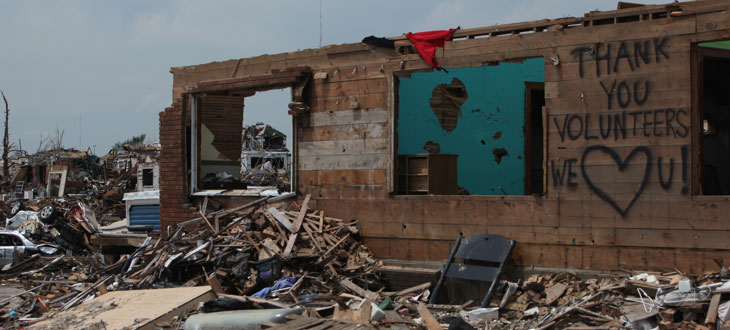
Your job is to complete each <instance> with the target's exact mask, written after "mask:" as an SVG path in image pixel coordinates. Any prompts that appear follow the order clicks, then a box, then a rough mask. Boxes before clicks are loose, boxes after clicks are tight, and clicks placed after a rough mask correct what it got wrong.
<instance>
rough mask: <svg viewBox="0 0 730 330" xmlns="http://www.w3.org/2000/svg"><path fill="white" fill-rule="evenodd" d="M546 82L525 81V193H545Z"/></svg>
mask: <svg viewBox="0 0 730 330" xmlns="http://www.w3.org/2000/svg"><path fill="white" fill-rule="evenodd" d="M544 106H545V83H542V82H531V81H528V82H525V195H531V194H544V193H545V188H544V187H545V186H544V184H543V181H544V170H543V158H544V156H543V154H544V144H543V118H542V116H543V111H542V108H543V107H544Z"/></svg>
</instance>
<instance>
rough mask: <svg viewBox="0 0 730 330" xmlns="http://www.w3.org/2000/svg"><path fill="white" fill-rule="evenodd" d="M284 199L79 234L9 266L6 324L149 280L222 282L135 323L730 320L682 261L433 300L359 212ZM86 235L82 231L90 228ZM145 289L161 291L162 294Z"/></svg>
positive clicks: (465, 325)
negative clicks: (89, 237)
mask: <svg viewBox="0 0 730 330" xmlns="http://www.w3.org/2000/svg"><path fill="white" fill-rule="evenodd" d="M285 197H287V196H284V198H269V197H264V198H261V199H258V200H256V201H253V202H251V203H248V204H246V205H242V206H239V207H236V208H232V209H223V210H218V211H213V212H201V213H200V217H199V218H197V219H191V220H190V221H187V222H185V223H181V224H179V225H178V226H177V228H175V229H174V230H173V231H172V232H171V233H170V237H169V238H160V237H148V238H147V239H146V240H145V241H144V243H143V244H142V245H141V246H139V247H138V248H137V249H136V251H134V252H133V253H130V254H127V255H124V256H122V257H121V258H120V259H118V260H110V258H109V257H106V258H105V257H104V256H103V255H102V254H101V253H100V252H98V251H97V250H96V249H95V248H94V247H93V246H90V245H89V244H88V243H86V242H80V246H79V247H78V249H80V251H77V250H74V249H68V250H66V252H65V253H63V254H60V255H49V256H43V255H40V254H36V255H33V256H32V257H29V258H27V259H25V260H23V261H21V262H18V263H16V264H14V265H12V266H11V267H7V268H6V269H5V270H3V272H2V273H0V277H2V283H3V284H4V285H13V286H16V287H22V288H24V289H25V291H22V292H20V293H19V294H15V295H12V297H9V298H13V299H18V298H20V299H21V302H22V303H20V304H16V306H15V307H13V308H7V307H0V308H2V313H0V314H1V315H0V319H1V320H2V322H3V326H4V327H5V328H8V329H12V328H21V327H28V326H29V327H30V328H34V327H37V328H40V329H43V328H45V327H46V326H48V325H49V324H50V325H53V324H66V325H67V326H70V325H73V326H72V327H79V328H85V327H88V328H94V327H96V328H100V329H102V328H107V327H106V326H109V328H113V326H114V325H115V324H116V323H114V322H112V321H111V319H108V321H104V320H103V319H101V320H96V321H95V323H89V324H83V323H73V324H72V323H68V322H70V321H69V318H68V316H67V315H69V314H68V313H72V315H85V316H84V317H85V318H92V317H94V315H107V314H100V313H114V312H115V311H118V312H119V313H123V311H124V308H125V304H122V303H120V302H115V300H114V299H113V298H114V296H113V295H114V292H123V291H124V292H128V294H131V295H134V294H135V292H139V294H140V297H142V293H143V292H147V291H148V290H149V289H153V290H165V289H171V288H176V289H177V290H186V288H187V289H189V290H200V288H201V287H203V288H204V289H203V292H210V293H212V297H211V298H210V299H207V300H206V301H199V302H198V303H197V305H194V306H192V307H190V306H188V308H187V309H185V310H184V311H180V308H177V309H176V311H177V314H176V315H175V316H174V317H169V318H167V319H164V320H163V319H162V318H161V319H159V320H156V321H155V320H152V321H154V322H152V323H149V322H151V321H150V320H149V319H133V320H130V321H129V322H130V323H129V324H127V325H126V326H125V327H126V328H145V327H152V328H171V329H182V328H184V329H205V328H211V327H212V325H221V324H229V325H232V326H233V327H234V328H235V327H244V326H252V325H253V326H255V327H259V328H272V329H313V328H316V329H345V328H351V327H367V328H398V329H407V328H408V329H416V328H425V329H429V330H436V329H446V328H448V329H472V328H475V329H484V328H487V329H620V328H631V329H655V328H664V329H669V328H672V329H673V328H679V329H708V328H714V327H717V328H720V327H722V326H723V325H724V324H725V322H727V321H729V320H728V317H729V316H730V309H729V307H730V303H728V302H727V300H728V299H727V295H726V293H730V282H728V274H727V269H725V268H721V267H720V266H718V272H717V273H715V274H707V275H704V276H700V277H688V276H685V275H684V274H682V273H681V272H680V271H679V270H677V271H675V272H672V273H652V272H621V273H616V274H611V275H602V276H600V277H596V278H581V277H579V276H577V275H576V274H573V273H570V272H561V273H553V274H535V275H532V276H529V277H527V278H524V279H510V278H505V277H504V276H503V278H502V280H500V281H499V284H498V285H497V286H496V290H495V292H496V294H495V295H494V298H493V299H492V300H491V301H490V302H489V305H488V306H485V307H480V306H479V302H475V301H473V300H470V301H466V302H459V303H458V304H453V303H451V304H429V303H428V301H429V295H430V294H431V292H432V291H433V286H434V284H435V283H429V282H427V283H423V284H420V285H416V286H413V287H409V288H399V289H398V290H395V289H393V288H389V287H388V286H387V285H386V284H385V283H386V281H385V279H384V278H383V275H381V273H380V272H379V268H380V267H381V266H382V261H379V260H378V259H377V258H375V257H374V256H373V255H372V254H371V253H370V252H369V251H368V248H367V247H366V246H365V245H363V244H362V243H361V242H360V240H359V238H358V237H359V236H358V228H357V222H356V221H348V220H342V219H336V218H331V217H328V216H327V215H326V214H324V212H321V211H317V210H310V209H309V208H308V207H307V204H308V198H305V199H304V201H303V202H302V204H301V205H299V204H297V203H296V202H294V201H292V200H289V199H287V198H285ZM277 199H278V200H277ZM60 208H63V206H61V207H60ZM72 218H73V217H72ZM80 218H81V219H83V217H80ZM63 219H70V218H68V217H63ZM66 221H68V222H69V223H70V224H69V225H71V224H73V221H69V220H66ZM74 221H76V222H77V223H79V224H81V223H86V222H84V221H81V222H79V221H78V219H77V220H74ZM87 226H88V224H87ZM78 232H80V233H84V232H86V229H85V228H84V226H81V225H80V226H79V228H78ZM458 284H459V283H456V285H458ZM162 292H164V291H160V293H162ZM182 292H185V291H182ZM106 295H109V296H106ZM723 295H726V296H723ZM101 297H105V299H106V300H103V301H102V300H100V298H101ZM145 297H148V296H145ZM9 298H5V299H4V300H3V301H2V302H0V306H6V305H7V303H8V301H9ZM140 299H142V298H140ZM145 299H152V301H154V295H152V298H145ZM95 301H97V302H96V303H95ZM97 305H98V306H97ZM85 306H87V307H85ZM92 306H94V307H93V308H91V307H92ZM65 311H68V312H65ZM81 311H83V313H82V314H79V313H81ZM167 312H172V311H165V313H167ZM163 314H164V313H163ZM64 315H66V316H64ZM84 317H81V318H77V319H79V320H82V319H83V318H84ZM79 322H81V321H79ZM105 322H106V323H105ZM115 322H116V321H115ZM145 322H147V323H145Z"/></svg>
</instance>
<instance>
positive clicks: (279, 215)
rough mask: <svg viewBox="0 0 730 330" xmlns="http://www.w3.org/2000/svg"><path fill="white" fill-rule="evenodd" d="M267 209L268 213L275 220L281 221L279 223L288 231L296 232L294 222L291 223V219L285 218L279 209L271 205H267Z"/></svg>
mask: <svg viewBox="0 0 730 330" xmlns="http://www.w3.org/2000/svg"><path fill="white" fill-rule="evenodd" d="M267 211H268V212H269V214H271V215H272V216H273V217H274V219H276V221H279V223H281V225H282V226H284V228H286V229H287V230H288V231H289V232H291V233H294V232H296V228H295V227H294V224H292V223H291V221H289V219H287V217H286V216H285V215H284V214H282V213H281V212H279V210H277V209H276V208H275V207H273V206H272V207H269V209H268V210H267Z"/></svg>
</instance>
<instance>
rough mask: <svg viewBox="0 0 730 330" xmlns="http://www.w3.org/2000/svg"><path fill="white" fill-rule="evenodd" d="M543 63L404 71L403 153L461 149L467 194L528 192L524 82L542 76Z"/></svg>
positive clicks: (400, 137) (461, 173) (538, 60)
mask: <svg viewBox="0 0 730 330" xmlns="http://www.w3.org/2000/svg"><path fill="white" fill-rule="evenodd" d="M544 67H545V66H544V59H543V58H533V59H528V60H525V61H524V62H522V63H501V64H499V65H496V66H487V65H485V66H482V67H467V68H448V73H447V72H438V71H434V72H419V73H414V74H412V75H411V77H410V78H401V79H400V84H399V100H400V102H399V104H398V111H399V112H398V154H401V155H402V154H416V153H423V152H428V151H429V149H431V148H432V147H431V146H433V145H434V144H438V146H439V152H440V153H444V154H458V155H459V157H458V178H459V186H461V187H464V188H466V189H467V190H468V191H469V193H470V194H472V195H504V194H507V195H521V194H523V193H524V189H525V183H524V178H525V162H524V158H525V157H524V151H525V134H524V131H523V127H524V125H525V82H527V81H533V82H543V81H544V80H545V69H544ZM460 86H463V88H465V89H466V93H463V94H462V93H459V92H458V88H459V87H460ZM443 94H446V95H443ZM444 113H448V114H447V115H445V114H444ZM445 116H447V117H448V118H444V117H445ZM424 147H426V148H427V149H424Z"/></svg>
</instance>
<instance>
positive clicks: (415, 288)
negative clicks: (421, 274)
mask: <svg viewBox="0 0 730 330" xmlns="http://www.w3.org/2000/svg"><path fill="white" fill-rule="evenodd" d="M430 287H431V282H426V283H423V284H419V285H416V286H412V287H410V288H407V289H403V290H400V291H398V292H396V293H393V294H392V295H391V296H396V297H397V296H402V295H406V294H409V293H413V292H417V291H422V290H425V289H428V288H430Z"/></svg>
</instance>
